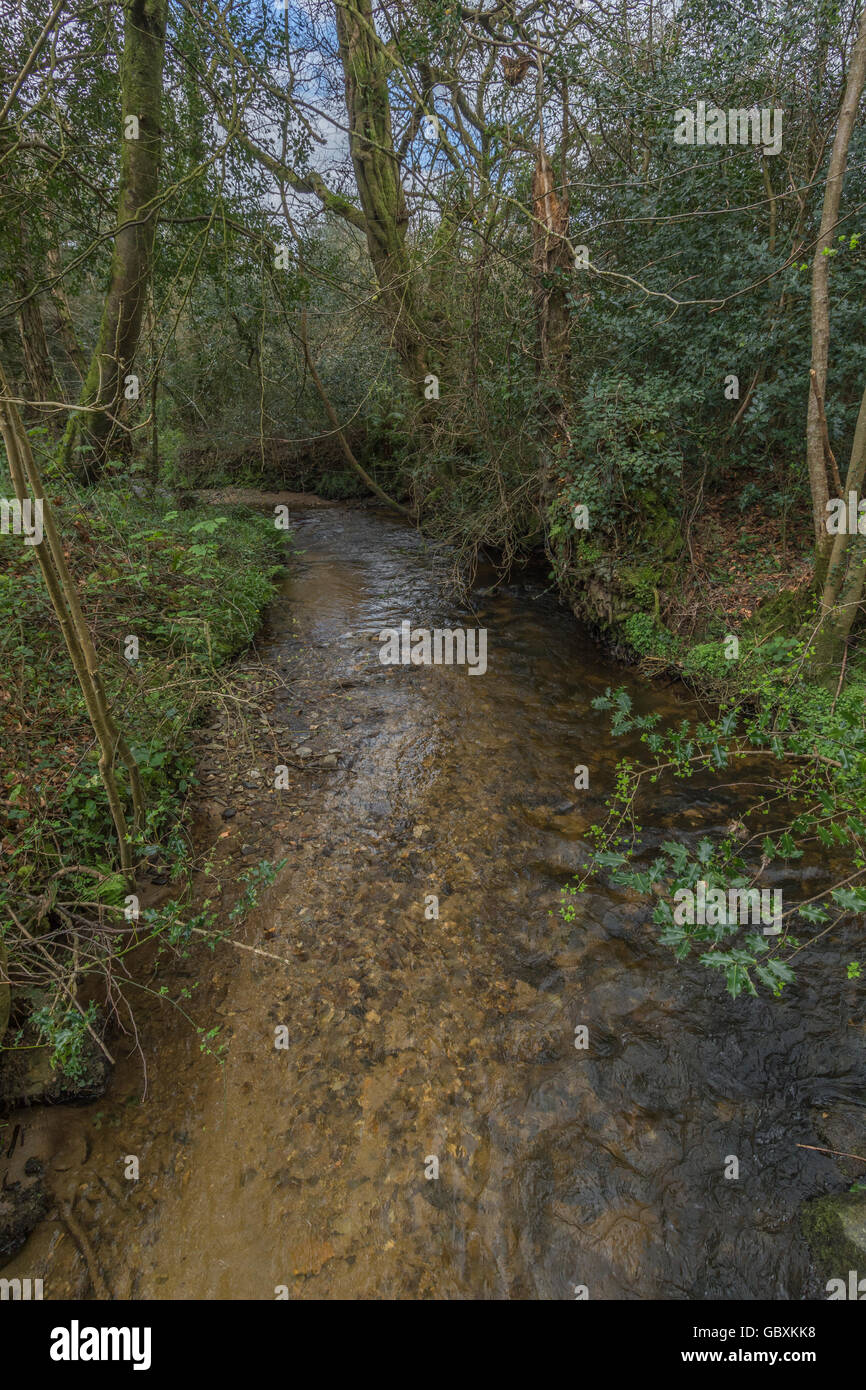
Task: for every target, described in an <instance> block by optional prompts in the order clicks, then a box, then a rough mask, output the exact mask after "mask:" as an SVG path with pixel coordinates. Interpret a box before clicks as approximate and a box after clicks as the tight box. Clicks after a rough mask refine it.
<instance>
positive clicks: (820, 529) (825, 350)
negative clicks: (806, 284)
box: [806, 8, 866, 583]
mask: <svg viewBox="0 0 866 1390" xmlns="http://www.w3.org/2000/svg"><path fill="white" fill-rule="evenodd" d="M864 82H866V8H864V10H863V13H862V15H861V17H860V29H859V32H858V34H857V39H856V41H855V43H854V47H853V49H852V50H851V60H850V64H849V68H848V79H847V82H846V84H845V95H844V97H843V100H842V109H841V111H840V112H839V121H838V123H837V126H836V136H835V139H834V141H833V149H832V152H831V155H830V164H829V167H828V170H827V184H826V189H825V192H824V207H823V211H822V213H821V226H820V230H819V233H818V241H817V243H816V246H815V254H814V256H813V258H812V364H811V366H812V371H813V372H814V373H815V377H814V380H815V385H816V386H817V394H816V392H815V391H814V390H812V388H811V385H810V387H809V405H808V415H807V420H806V460H807V464H808V468H809V486H810V489H811V492H812V519H813V523H814V529H815V556H816V575H817V578H818V582H819V583H821V582H822V581H823V578H824V574H825V572H826V567H827V562H828V560H829V556H830V550H831V548H832V537H830V536H828V534H827V529H826V525H825V522H826V518H827V500H828V498H829V495H830V494H829V490H828V484H827V468H826V462H825V456H824V441H823V435H822V430H821V416H820V408H819V401H826V399H827V362H828V358H829V351H830V293H829V261H830V258H829V256H827V255H825V254H824V253H825V250H828V249H829V248H830V246H831V243H832V240H833V234H834V232H835V229H836V225H837V222H838V217H839V204H840V202H841V198H842V184H843V181H844V178H845V169H846V166H847V162H848V146H849V144H850V142H851V133H852V131H853V129H854V122H855V120H856V117H857V108H858V106H859V104H860V97H861V96H862V94H863V85H864Z"/></svg>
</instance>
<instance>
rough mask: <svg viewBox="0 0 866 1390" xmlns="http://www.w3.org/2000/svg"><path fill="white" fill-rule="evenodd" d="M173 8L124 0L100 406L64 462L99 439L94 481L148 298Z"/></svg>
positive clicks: (89, 400) (95, 401) (96, 366)
mask: <svg viewBox="0 0 866 1390" xmlns="http://www.w3.org/2000/svg"><path fill="white" fill-rule="evenodd" d="M166 13H167V0H125V3H124V42H123V60H122V64H121V93H122V109H121V140H120V188H119V193H118V204H117V232H116V234H115V238H114V253H113V256H112V260H111V271H110V275H109V282H108V290H107V292H106V296H105V303H104V305H103V310H102V319H101V322H100V325H99V336H98V339H97V343H96V348H95V350H94V353H93V357H92V359H91V362H90V367H89V369H88V372H87V376H86V377H85V381H84V386H83V389H82V393H81V400H80V404H81V405H82V406H87V407H93V406H96V407H98V409H97V410H95V411H93V410H89V411H76V412H75V414H74V415H73V417H72V419H71V420H70V422H69V426H68V428H67V431H66V435H65V437H64V447H63V457H64V462H65V463H66V464H67V465H69V466H74V455H75V452H76V449H77V446H78V445H79V443H87V444H89V445H90V446H91V450H90V452H89V453H88V455H87V456H86V457H85V461H84V465H83V471H84V473H85V474H86V476H87V477H88V478H89V479H90V480H93V479H94V478H95V477H97V476H98V475H99V473H100V471H101V469H102V467H103V465H104V463H105V460H106V457H107V453H108V448H109V445H110V442H111V438H112V434H113V433H114V430H115V428H116V422H117V420H118V416H119V414H120V411H121V409H122V406H123V401H124V390H125V379H126V377H127V376H128V375H130V374H131V368H132V365H133V362H134V359H135V353H136V349H137V347H138V340H139V334H140V332H141V323H142V317H143V314H144V309H145V305H146V302H147V289H148V283H149V280H150V274H151V263H152V258H153V241H154V235H155V232H156V221H157V193H158V190H159V163H160V156H161V152H162V125H161V119H162V72H163V62H164V57H165V26H166ZM133 118H135V120H133ZM136 122H137V125H136ZM132 398H133V397H130V399H132Z"/></svg>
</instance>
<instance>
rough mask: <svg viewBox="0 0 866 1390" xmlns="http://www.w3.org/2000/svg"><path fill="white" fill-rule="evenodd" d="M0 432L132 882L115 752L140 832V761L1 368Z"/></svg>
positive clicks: (136, 827)
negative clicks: (108, 684)
mask: <svg viewBox="0 0 866 1390" xmlns="http://www.w3.org/2000/svg"><path fill="white" fill-rule="evenodd" d="M0 394H2V396H3V397H5V399H3V400H0V433H2V436H3V443H4V444H5V446H6V454H7V458H8V461H9V472H10V475H11V478H12V486H13V489H14V492H15V496H16V497H17V498H18V500H19V502H21V503H22V504H23V503H24V501H25V500H26V499H27V498H30V500H31V501H32V502H39V503H40V504H41V506H42V511H43V519H44V538H43V539H42V540H41V541H40V542H39V544H37V545H36V546H35V547H34V549H35V550H36V558H37V560H38V561H39V568H40V569H41V571H42V577H43V579H44V580H45V587H46V589H47V590H48V596H49V598H50V600H51V606H52V607H53V609H54V612H55V614H56V616H57V621H58V623H59V624H60V630H61V632H62V633H63V639H64V641H65V643H66V647H67V650H68V652H69V656H70V659H71V661H72V665H73V668H74V670H75V675H76V678H77V680H78V684H79V686H80V688H81V693H82V695H83V696H84V703H85V706H86V708H87V715H88V718H89V719H90V722H91V724H92V726H93V731H94V733H95V734H96V738H97V741H98V743H99V748H100V757H99V775H100V777H101V778H102V785H103V786H104V788H105V794H106V797H107V799H108V805H109V808H110V810H111V817H112V820H113V821H114V827H115V830H116V832H117V842H118V850H119V854H120V865H121V868H122V869H123V871H124V873H125V874H126V876H127V878H128V880H129V881H130V882H131V880H132V870H133V863H132V851H131V847H130V838H129V833H128V830H127V823H126V815H125V812H124V809H123V804H122V802H121V799H120V792H119V790H118V786H117V780H116V776H115V767H116V763H117V758H118V756H119V757H120V759H121V761H122V762H123V763H124V764H125V765H126V769H127V772H128V774H129V786H130V794H131V797H132V807H133V818H134V831H135V834H136V835H138V834H140V833H141V831H142V830H143V829H144V798H143V793H142V786H141V777H140V774H139V769H138V764H137V762H136V760H135V758H134V756H133V754H132V751H131V749H130V747H129V745H128V743H127V741H126V739H125V738H124V737H123V735H122V734H121V733H120V731H119V729H118V728H117V725H116V724H115V722H114V718H113V716H112V713H111V708H110V706H109V703H108V699H107V696H106V694H105V691H104V689H103V686H102V680H101V678H100V674H99V662H98V658H97V655H96V649H95V647H94V645H93V639H92V637H91V635H90V629H89V628H88V626H87V623H86V621H85V618H84V613H83V611H82V608H81V601H80V599H79V596H78V590H77V588H76V585H75V580H74V579H73V577H72V574H71V572H70V569H69V565H68V563H67V560H66V553H65V551H64V549H63V543H62V541H61V539H60V535H59V533H58V531H57V527H56V525H55V523H54V514H53V510H52V507H51V503H50V502H49V500H48V498H47V497H46V495H45V488H44V486H43V483H42V479H41V476H40V473H39V469H38V467H37V464H36V461H35V459H34V457H33V451H32V449H31V448H30V440H29V439H28V437H27V433H26V431H25V429H24V426H23V424H22V422H21V416H20V415H19V413H18V410H17V408H16V407H15V405H14V404H13V403H12V401H11V400H9V397H10V395H11V392H10V390H9V386H8V383H7V381H6V377H5V375H4V373H3V370H2V368H0Z"/></svg>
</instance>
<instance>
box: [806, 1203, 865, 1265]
mask: <svg viewBox="0 0 866 1390" xmlns="http://www.w3.org/2000/svg"><path fill="white" fill-rule="evenodd" d="M800 1225H801V1228H802V1231H803V1234H804V1236H805V1237H806V1240H807V1241H808V1242H809V1247H810V1249H811V1251H812V1254H813V1256H814V1258H815V1262H816V1264H817V1265H818V1267H819V1268H820V1270H821V1272H822V1274H824V1275H825V1276H826V1277H827V1278H828V1279H847V1276H848V1271H849V1270H851V1269H855V1270H856V1269H860V1270H863V1271H864V1272H866V1192H843V1193H840V1194H838V1195H834V1196H830V1197H816V1198H815V1199H814V1200H812V1201H810V1202H806V1203H805V1204H804V1205H803V1207H802V1208H801V1211H800Z"/></svg>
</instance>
